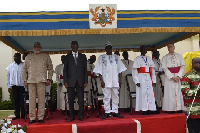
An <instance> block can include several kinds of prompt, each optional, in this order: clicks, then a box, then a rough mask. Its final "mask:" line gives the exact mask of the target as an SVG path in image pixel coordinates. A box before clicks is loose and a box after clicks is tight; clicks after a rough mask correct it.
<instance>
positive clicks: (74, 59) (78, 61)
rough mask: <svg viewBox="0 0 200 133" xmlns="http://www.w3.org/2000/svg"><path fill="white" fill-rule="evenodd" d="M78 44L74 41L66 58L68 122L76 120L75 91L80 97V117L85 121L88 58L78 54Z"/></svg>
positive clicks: (65, 81)
mask: <svg viewBox="0 0 200 133" xmlns="http://www.w3.org/2000/svg"><path fill="white" fill-rule="evenodd" d="M78 48H79V45H78V42H77V41H72V43H71V49H72V52H70V53H69V54H68V55H67V56H66V57H65V62H64V71H63V74H64V85H65V88H66V89H67V92H68V101H69V113H70V119H68V122H71V121H73V120H75V112H74V98H75V90H76V92H77V96H78V105H79V110H78V117H79V120H80V121H84V87H86V86H87V82H88V74H87V58H86V55H85V54H81V53H79V52H78Z"/></svg>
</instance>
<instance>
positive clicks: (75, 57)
mask: <svg viewBox="0 0 200 133" xmlns="http://www.w3.org/2000/svg"><path fill="white" fill-rule="evenodd" d="M74 59H75V64H76V65H77V56H76V53H75V56H74Z"/></svg>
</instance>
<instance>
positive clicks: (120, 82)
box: [119, 80, 122, 88]
mask: <svg viewBox="0 0 200 133" xmlns="http://www.w3.org/2000/svg"><path fill="white" fill-rule="evenodd" d="M121 85H122V81H121V80H119V87H120V88H121Z"/></svg>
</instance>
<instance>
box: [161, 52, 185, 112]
mask: <svg viewBox="0 0 200 133" xmlns="http://www.w3.org/2000/svg"><path fill="white" fill-rule="evenodd" d="M184 66H185V62H184V60H183V57H182V55H180V54H178V53H173V54H171V53H168V54H167V55H165V56H164V57H163V58H162V68H163V70H164V72H165V85H164V98H163V106H162V110H164V111H179V110H184V103H183V95H182V92H181V82H180V80H179V81H178V82H176V83H175V82H174V80H172V77H177V76H178V77H179V78H182V76H183V75H184Z"/></svg>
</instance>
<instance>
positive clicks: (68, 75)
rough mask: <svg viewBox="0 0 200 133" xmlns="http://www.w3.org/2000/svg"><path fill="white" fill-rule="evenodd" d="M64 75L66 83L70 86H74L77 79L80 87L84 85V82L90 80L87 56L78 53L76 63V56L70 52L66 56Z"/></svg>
mask: <svg viewBox="0 0 200 133" xmlns="http://www.w3.org/2000/svg"><path fill="white" fill-rule="evenodd" d="M63 75H64V84H65V83H67V84H68V87H74V86H75V83H76V81H78V84H79V86H80V87H84V83H87V82H88V74H87V58H86V56H85V54H81V53H78V59H77V65H76V64H75V59H74V56H73V54H72V52H70V53H69V54H68V55H67V56H66V57H65V63H64V71H63Z"/></svg>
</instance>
